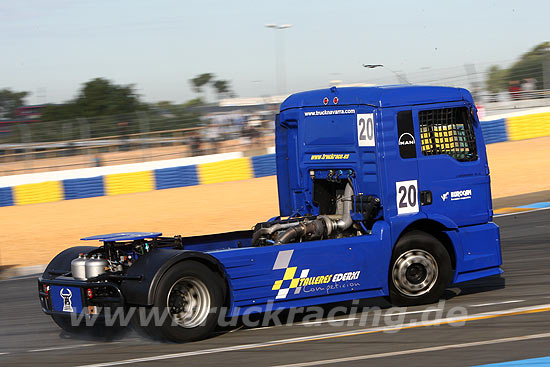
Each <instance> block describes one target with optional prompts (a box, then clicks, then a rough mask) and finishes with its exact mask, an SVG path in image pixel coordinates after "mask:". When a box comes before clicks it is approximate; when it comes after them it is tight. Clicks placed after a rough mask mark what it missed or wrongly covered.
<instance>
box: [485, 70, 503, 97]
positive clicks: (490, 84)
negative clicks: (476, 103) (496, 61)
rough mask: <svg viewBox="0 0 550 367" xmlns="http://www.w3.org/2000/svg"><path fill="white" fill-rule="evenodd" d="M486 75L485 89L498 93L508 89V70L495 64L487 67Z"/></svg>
mask: <svg viewBox="0 0 550 367" xmlns="http://www.w3.org/2000/svg"><path fill="white" fill-rule="evenodd" d="M488 74H489V75H488V77H487V82H486V83H487V89H488V90H489V92H491V93H498V92H501V91H503V90H507V89H508V71H507V70H506V69H501V68H500V67H499V66H497V65H493V66H491V67H490V68H489V72H488Z"/></svg>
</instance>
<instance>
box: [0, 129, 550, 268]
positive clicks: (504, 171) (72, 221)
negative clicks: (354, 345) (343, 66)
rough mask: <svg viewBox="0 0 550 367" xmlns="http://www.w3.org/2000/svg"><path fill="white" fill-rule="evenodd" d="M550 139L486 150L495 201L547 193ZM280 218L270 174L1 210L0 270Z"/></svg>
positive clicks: (503, 145)
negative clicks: (115, 238)
mask: <svg viewBox="0 0 550 367" xmlns="http://www.w3.org/2000/svg"><path fill="white" fill-rule="evenodd" d="M549 147H550V137H545V138H539V139H532V140H525V141H517V142H506V143H498V144H491V145H489V146H488V147H487V150H488V155H489V164H490V167H491V176H492V190H493V197H494V198H500V197H505V196H510V195H518V194H524V193H530V192H537V191H543V190H549V189H550V148H549ZM277 213H278V201H277V183H276V179H275V177H274V176H271V177H264V178H257V179H252V180H245V181H236V182H227V183H221V184H211V185H201V186H191V187H185V188H177V189H169V190H160V191H152V192H146V193H138V194H128V195H120V196H110V197H106V196H105V197H98V198H89V199H79V200H69V201H60V202H54V203H44V204H34V205H26V206H11V207H3V208H0V218H2V219H1V229H0V265H15V266H25V265H38V264H45V263H48V262H49V261H50V260H51V258H52V257H53V256H55V254H57V253H58V252H59V251H61V250H63V249H64V248H66V247H70V246H75V245H79V244H80V243H81V242H82V241H79V239H80V238H81V237H85V236H91V235H96V234H103V233H112V232H122V231H161V232H163V234H164V235H168V236H172V235H176V234H181V235H184V236H189V235H197V234H205V233H215V232H224V231H232V230H239V229H248V228H251V227H252V226H253V225H254V224H255V223H257V222H259V221H263V220H267V219H269V218H271V217H273V216H274V215H276V214H277Z"/></svg>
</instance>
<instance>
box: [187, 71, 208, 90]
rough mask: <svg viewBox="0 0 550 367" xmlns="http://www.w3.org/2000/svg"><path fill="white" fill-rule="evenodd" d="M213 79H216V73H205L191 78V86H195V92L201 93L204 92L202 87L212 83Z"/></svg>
mask: <svg viewBox="0 0 550 367" xmlns="http://www.w3.org/2000/svg"><path fill="white" fill-rule="evenodd" d="M213 79H214V74H212V73H203V74H200V75H197V76H196V77H194V78H193V79H191V80H189V82H190V83H191V87H192V88H193V90H194V91H195V93H198V94H200V93H202V87H204V86H205V85H206V84H208V83H210V82H211V81H212V80H213Z"/></svg>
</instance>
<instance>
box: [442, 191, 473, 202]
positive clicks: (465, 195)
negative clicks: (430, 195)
mask: <svg viewBox="0 0 550 367" xmlns="http://www.w3.org/2000/svg"><path fill="white" fill-rule="evenodd" d="M449 198H450V200H451V201H456V200H467V199H471V198H472V189H465V190H456V191H447V192H445V193H443V194H441V200H443V201H447V199H449Z"/></svg>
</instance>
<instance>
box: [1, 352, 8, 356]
mask: <svg viewBox="0 0 550 367" xmlns="http://www.w3.org/2000/svg"><path fill="white" fill-rule="evenodd" d="M5 354H10V352H2V353H0V356H3V355H5Z"/></svg>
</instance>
